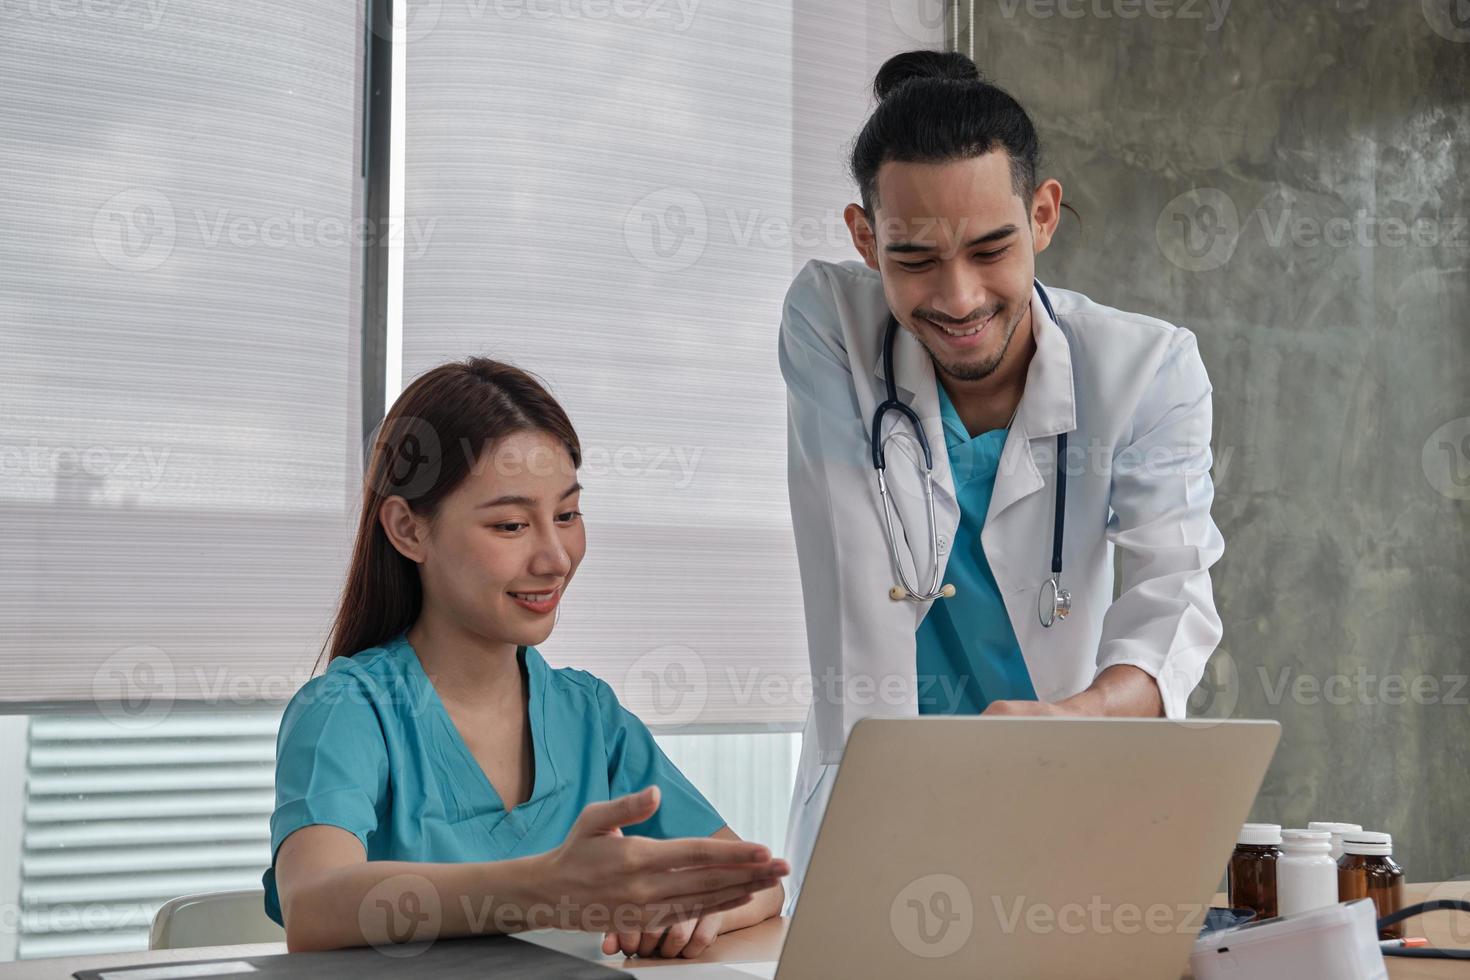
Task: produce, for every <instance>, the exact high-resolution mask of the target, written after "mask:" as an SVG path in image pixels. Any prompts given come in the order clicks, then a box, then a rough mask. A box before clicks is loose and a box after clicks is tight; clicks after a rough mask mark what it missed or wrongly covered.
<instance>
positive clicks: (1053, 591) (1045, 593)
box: [1036, 577, 1072, 629]
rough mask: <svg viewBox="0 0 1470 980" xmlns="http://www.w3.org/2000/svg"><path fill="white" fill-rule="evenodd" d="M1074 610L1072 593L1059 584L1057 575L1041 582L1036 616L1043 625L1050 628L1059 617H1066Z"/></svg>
mask: <svg viewBox="0 0 1470 980" xmlns="http://www.w3.org/2000/svg"><path fill="white" fill-rule="evenodd" d="M1071 612H1072V593H1070V592H1068V591H1067V590H1066V589H1064V588H1062V587H1061V586H1060V585H1058V584H1057V580H1056V578H1055V577H1052V578H1049V579H1047V580H1046V581H1045V582H1043V583H1041V591H1040V592H1039V593H1038V595H1037V598H1036V618H1037V619H1039V620H1041V625H1042V626H1045V627H1046V628H1047V629H1050V628H1051V626H1052V624H1053V623H1055V622H1056V621H1057V620H1059V619H1066V618H1067V616H1068V615H1070V614H1071Z"/></svg>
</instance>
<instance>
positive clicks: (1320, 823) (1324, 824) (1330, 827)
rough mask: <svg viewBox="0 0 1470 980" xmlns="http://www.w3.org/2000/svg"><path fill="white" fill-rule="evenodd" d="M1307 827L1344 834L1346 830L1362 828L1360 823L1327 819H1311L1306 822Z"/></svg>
mask: <svg viewBox="0 0 1470 980" xmlns="http://www.w3.org/2000/svg"><path fill="white" fill-rule="evenodd" d="M1307 829H1308V830H1326V831H1328V832H1330V833H1334V834H1345V833H1347V832H1348V831H1359V830H1362V829H1363V825H1362V824H1356V823H1336V822H1334V821H1328V820H1313V821H1312V822H1311V823H1309V824H1307Z"/></svg>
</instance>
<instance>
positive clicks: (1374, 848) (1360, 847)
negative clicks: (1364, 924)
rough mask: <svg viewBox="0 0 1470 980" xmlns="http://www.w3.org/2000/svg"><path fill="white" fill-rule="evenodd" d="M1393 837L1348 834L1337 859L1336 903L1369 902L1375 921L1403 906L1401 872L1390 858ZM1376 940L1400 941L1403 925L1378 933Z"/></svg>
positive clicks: (1366, 833)
mask: <svg viewBox="0 0 1470 980" xmlns="http://www.w3.org/2000/svg"><path fill="white" fill-rule="evenodd" d="M1392 850H1393V838H1392V837H1391V836H1389V835H1388V834H1378V833H1371V832H1357V833H1348V834H1345V835H1344V836H1343V839H1342V851H1343V854H1342V857H1340V858H1338V859H1337V900H1338V901H1339V902H1351V901H1352V900H1353V899H1357V898H1371V899H1373V907H1374V910H1375V914H1376V915H1377V916H1378V918H1380V919H1381V918H1383V917H1384V916H1385V915H1391V914H1393V913H1394V912H1397V911H1398V910H1399V909H1401V908H1403V907H1404V869H1403V868H1401V867H1399V866H1398V864H1397V863H1396V862H1395V861H1394V859H1393V854H1392ZM1378 938H1379V939H1402V938H1404V924H1403V923H1402V922H1396V923H1394V924H1393V925H1391V926H1389V927H1388V928H1387V929H1380V930H1378Z"/></svg>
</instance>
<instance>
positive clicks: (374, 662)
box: [261, 633, 725, 923]
mask: <svg viewBox="0 0 1470 980" xmlns="http://www.w3.org/2000/svg"><path fill="white" fill-rule="evenodd" d="M517 656H518V657H519V658H520V659H521V663H522V665H523V669H524V671H525V676H526V679H527V689H528V695H527V707H528V710H529V712H530V722H531V741H532V749H533V752H534V755H535V764H536V771H535V774H534V786H533V789H532V791H531V797H530V799H528V800H527V801H526V802H524V803H522V804H521V805H519V806H517V807H515V808H514V809H512V810H511V811H510V812H509V813H507V812H506V810H505V807H504V806H503V805H502V804H501V802H500V797H499V795H498V794H497V793H496V792H495V788H494V786H493V785H491V783H490V780H489V779H487V778H486V777H485V772H484V770H483V769H481V768H480V764H479V763H478V762H477V761H476V760H475V757H474V755H473V754H472V753H471V752H470V749H469V746H467V745H466V744H465V742H464V739H463V738H461V737H460V734H459V730H458V729H456V728H455V727H454V722H453V721H452V720H451V719H450V717H449V713H448V711H447V710H445V708H444V703H443V702H442V701H441V700H440V699H439V695H438V693H437V692H436V691H435V690H434V686H433V684H432V682H431V681H430V680H429V677H428V675H427V674H425V673H424V670H423V667H422V665H421V664H420V663H419V659H418V656H417V654H415V653H414V650H413V647H412V646H411V645H410V644H409V642H408V638H407V637H406V636H405V635H404V634H402V633H400V634H399V635H398V636H396V637H394V638H393V639H392V640H390V641H388V642H387V643H385V644H384V645H382V646H379V647H372V648H370V649H367V650H363V651H361V652H360V653H357V654H355V655H354V656H351V657H338V658H336V659H335V660H333V661H332V662H331V663H330V664H329V665H328V667H327V670H326V672H325V673H323V674H322V675H321V676H319V677H315V678H312V679H311V680H310V681H308V682H307V683H306V684H305V685H303V686H302V688H301V690H299V691H298V692H296V696H295V697H293V698H292V699H291V702H290V704H288V705H287V706H286V711H285V714H284V715H283V716H282V718H281V728H280V733H279V734H278V735H277V737H276V809H275V812H274V814H272V816H271V867H270V868H269V869H268V870H267V871H266V872H265V874H264V876H263V877H262V878H261V882H262V884H264V885H265V911H266V914H267V915H268V916H270V917H271V918H272V919H274V920H275V921H276V922H277V923H281V922H282V918H281V907H280V899H279V896H278V895H277V893H276V880H275V855H276V851H277V850H278V849H279V848H280V846H281V842H282V841H284V840H285V839H286V838H287V837H288V836H290V835H291V833H292V832H294V831H296V830H299V829H301V828H302V827H306V826H309V825H311V824H328V825H331V826H333V827H341V828H342V829H343V830H347V831H350V832H351V833H353V834H355V835H356V836H357V838H358V839H359V840H360V841H362V844H363V847H364V849H365V850H366V852H367V859H368V860H369V861H433V862H449V861H498V860H504V859H507V858H516V857H524V856H526V855H531V854H539V853H541V852H543V851H548V850H551V849H552V848H555V847H557V846H558V845H560V844H561V842H562V841H563V839H565V837H566V835H567V832H568V831H569V830H571V828H572V824H573V822H575V821H576V819H577V816H578V815H579V814H580V813H581V812H582V808H583V807H584V806H586V805H587V804H589V803H595V802H599V801H602V800H609V799H612V798H614V797H617V796H622V795H624V794H627V793H636V792H638V791H639V790H641V789H644V788H645V787H647V786H648V785H650V784H657V785H658V787H659V790H660V792H661V802H660V804H659V808H658V811H657V812H656V813H654V815H653V816H652V817H651V818H649V819H648V820H647V821H645V822H643V823H641V824H637V825H635V826H631V827H624V828H623V833H625V834H629V835H639V836H644V837H658V838H671V837H708V836H709V835H711V834H713V833H715V832H716V831H717V830H719V829H720V828H722V827H724V826H725V821H724V820H723V819H722V818H721V817H720V815H719V813H717V812H716V811H715V808H714V807H713V806H711V805H710V803H709V801H708V800H706V799H705V798H704V797H703V796H702V795H701V794H700V792H699V790H697V789H695V788H694V786H693V784H691V783H690V782H689V781H688V780H687V779H685V778H684V776H683V774H682V773H680V772H679V770H678V769H677V768H676V767H675V766H674V764H673V763H672V762H670V761H669V759H668V757H667V756H665V755H664V753H663V751H662V750H661V749H659V747H658V745H657V744H656V743H655V742H654V740H653V736H652V735H651V734H649V731H648V729H647V728H645V727H644V725H643V723H642V722H641V721H639V720H638V718H637V716H635V715H634V714H633V713H632V712H630V711H628V710H627V709H626V708H624V707H623V706H622V705H621V704H619V703H618V699H617V697H616V696H614V694H613V691H612V688H610V687H609V686H608V685H607V684H606V683H604V682H603V681H601V680H599V679H598V678H596V677H594V676H593V675H591V674H589V673H587V672H586V671H581V670H572V669H569V668H562V669H559V670H553V669H552V668H551V667H550V666H549V665H548V664H547V663H546V661H545V660H543V659H542V658H541V655H540V654H539V653H538V652H537V651H536V648H535V647H522V648H521V649H520V650H518V651H517Z"/></svg>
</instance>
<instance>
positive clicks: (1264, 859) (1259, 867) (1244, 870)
mask: <svg viewBox="0 0 1470 980" xmlns="http://www.w3.org/2000/svg"><path fill="white" fill-rule="evenodd" d="M1280 845H1281V825H1280V824H1276V823H1248V824H1246V825H1245V826H1243V827H1241V828H1240V835H1239V836H1238V837H1236V839H1235V853H1233V854H1231V855H1230V872H1229V875H1228V876H1227V877H1226V888H1227V893H1228V895H1229V896H1230V907H1231V908H1233V909H1253V910H1254V911H1255V913H1256V918H1257V919H1273V918H1275V917H1276V862H1277V861H1278V860H1279V859H1280V858H1281V846H1280Z"/></svg>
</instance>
